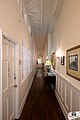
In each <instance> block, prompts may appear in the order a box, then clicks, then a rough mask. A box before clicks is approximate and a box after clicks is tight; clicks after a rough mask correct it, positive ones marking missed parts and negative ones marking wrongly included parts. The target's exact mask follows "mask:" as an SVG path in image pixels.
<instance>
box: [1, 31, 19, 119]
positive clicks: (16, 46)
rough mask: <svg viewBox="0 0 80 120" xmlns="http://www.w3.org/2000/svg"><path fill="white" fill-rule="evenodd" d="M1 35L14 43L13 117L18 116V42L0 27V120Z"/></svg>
mask: <svg viewBox="0 0 80 120" xmlns="http://www.w3.org/2000/svg"><path fill="white" fill-rule="evenodd" d="M3 36H4V37H6V38H7V39H9V40H11V42H12V43H14V50H15V53H14V54H15V61H14V62H15V68H14V69H15V74H16V80H14V85H17V87H16V89H15V88H14V98H15V99H14V118H16V119H17V118H19V44H18V43H17V42H15V40H13V39H12V38H11V37H9V36H7V34H5V33H4V32H2V29H0V120H2V42H3V41H2V40H3Z"/></svg>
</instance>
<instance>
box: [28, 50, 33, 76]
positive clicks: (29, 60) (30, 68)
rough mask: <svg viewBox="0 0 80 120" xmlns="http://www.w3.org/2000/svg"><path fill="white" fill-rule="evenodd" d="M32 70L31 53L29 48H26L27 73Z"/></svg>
mask: <svg viewBox="0 0 80 120" xmlns="http://www.w3.org/2000/svg"><path fill="white" fill-rule="evenodd" d="M31 72H32V54H31V50H30V49H28V75H29V74H30V73H31Z"/></svg>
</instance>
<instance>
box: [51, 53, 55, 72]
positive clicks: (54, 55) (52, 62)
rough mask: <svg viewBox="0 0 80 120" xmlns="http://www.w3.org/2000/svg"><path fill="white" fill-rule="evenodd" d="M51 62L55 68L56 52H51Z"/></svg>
mask: <svg viewBox="0 0 80 120" xmlns="http://www.w3.org/2000/svg"><path fill="white" fill-rule="evenodd" d="M52 60H53V62H52V65H53V69H54V70H55V67H56V52H54V53H53V58H52Z"/></svg>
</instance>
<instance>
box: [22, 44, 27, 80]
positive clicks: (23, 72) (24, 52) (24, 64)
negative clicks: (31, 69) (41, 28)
mask: <svg viewBox="0 0 80 120" xmlns="http://www.w3.org/2000/svg"><path fill="white" fill-rule="evenodd" d="M25 73H26V51H25V47H24V46H23V45H22V79H23V78H24V77H25Z"/></svg>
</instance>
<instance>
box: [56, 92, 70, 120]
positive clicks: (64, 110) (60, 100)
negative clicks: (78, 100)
mask: <svg viewBox="0 0 80 120" xmlns="http://www.w3.org/2000/svg"><path fill="white" fill-rule="evenodd" d="M55 95H56V98H57V100H58V103H59V105H60V107H61V110H62V112H63V114H64V116H65V119H66V120H68V118H67V110H66V108H65V105H64V103H63V101H62V99H61V98H60V96H59V94H58V92H57V91H56V90H55Z"/></svg>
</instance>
